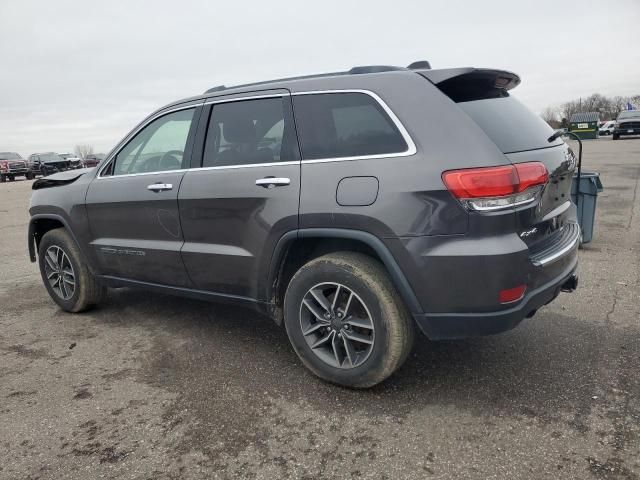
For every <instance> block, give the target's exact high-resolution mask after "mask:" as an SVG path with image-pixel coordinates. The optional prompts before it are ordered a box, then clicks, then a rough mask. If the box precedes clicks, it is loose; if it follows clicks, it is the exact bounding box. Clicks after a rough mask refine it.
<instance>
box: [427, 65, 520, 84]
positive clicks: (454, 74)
mask: <svg viewBox="0 0 640 480" xmlns="http://www.w3.org/2000/svg"><path fill="white" fill-rule="evenodd" d="M418 73H420V75H422V76H423V77H425V78H426V79H427V80H429V81H431V83H433V84H434V85H440V84H441V83H444V82H447V81H452V80H454V79H458V80H467V81H480V80H484V81H486V80H492V81H493V85H494V86H495V87H496V88H501V89H503V90H511V89H512V88H515V87H517V86H518V85H519V84H520V77H519V76H518V75H516V74H515V73H513V72H508V71H507V70H495V69H490V68H474V67H462V68H443V69H439V70H419V71H418Z"/></svg>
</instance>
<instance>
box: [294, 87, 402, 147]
mask: <svg viewBox="0 0 640 480" xmlns="http://www.w3.org/2000/svg"><path fill="white" fill-rule="evenodd" d="M293 105H294V111H295V115H296V122H297V123H298V127H299V130H298V135H299V138H300V147H301V149H302V157H303V158H304V159H305V160H311V159H319V158H341V157H358V156H362V155H378V154H390V153H400V152H404V151H406V150H407V148H408V146H407V143H406V142H405V141H404V138H402V135H401V134H400V132H399V131H398V129H397V128H396V126H395V124H394V123H393V121H392V120H391V119H390V118H389V116H388V115H387V114H386V112H385V111H384V109H383V108H382V107H381V106H380V104H379V103H378V102H377V101H376V100H375V99H374V98H372V97H371V96H370V95H367V94H364V93H326V94H325V93H323V94H310V95H297V96H295V97H294V103H293Z"/></svg>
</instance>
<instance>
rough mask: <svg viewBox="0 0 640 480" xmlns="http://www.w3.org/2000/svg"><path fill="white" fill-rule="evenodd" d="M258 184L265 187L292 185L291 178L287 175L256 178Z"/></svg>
mask: <svg viewBox="0 0 640 480" xmlns="http://www.w3.org/2000/svg"><path fill="white" fill-rule="evenodd" d="M256 185H257V186H259V187H264V188H273V187H284V186H286V185H291V179H290V178H286V177H265V178H259V179H258V180H256Z"/></svg>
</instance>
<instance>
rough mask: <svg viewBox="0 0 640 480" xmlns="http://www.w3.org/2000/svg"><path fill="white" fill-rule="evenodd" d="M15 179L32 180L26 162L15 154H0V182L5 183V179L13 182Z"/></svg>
mask: <svg viewBox="0 0 640 480" xmlns="http://www.w3.org/2000/svg"><path fill="white" fill-rule="evenodd" d="M16 177H26V178H27V179H31V178H33V177H32V176H31V174H30V172H29V168H28V167H27V162H25V161H24V159H23V158H22V157H21V156H20V154H18V153H16V152H0V182H3V183H4V182H6V181H7V178H8V179H9V180H10V181H12V182H13V181H14V180H15V179H16Z"/></svg>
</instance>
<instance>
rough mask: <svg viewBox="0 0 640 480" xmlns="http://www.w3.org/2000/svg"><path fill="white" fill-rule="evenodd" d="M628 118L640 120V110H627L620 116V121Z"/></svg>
mask: <svg viewBox="0 0 640 480" xmlns="http://www.w3.org/2000/svg"><path fill="white" fill-rule="evenodd" d="M628 118H640V110H626V111H624V112H620V114H619V115H618V120H627V119H628Z"/></svg>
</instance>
